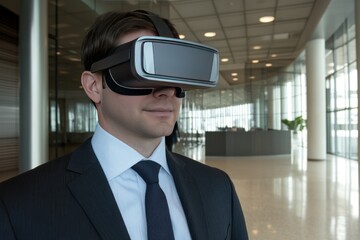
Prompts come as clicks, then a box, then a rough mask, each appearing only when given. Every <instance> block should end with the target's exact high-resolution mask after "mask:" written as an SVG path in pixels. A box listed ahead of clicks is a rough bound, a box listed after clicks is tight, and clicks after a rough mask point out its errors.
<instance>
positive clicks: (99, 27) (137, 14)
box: [81, 10, 179, 70]
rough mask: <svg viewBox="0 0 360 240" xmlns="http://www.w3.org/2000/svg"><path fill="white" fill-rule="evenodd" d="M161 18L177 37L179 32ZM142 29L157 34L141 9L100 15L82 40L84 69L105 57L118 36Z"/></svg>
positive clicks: (116, 42)
mask: <svg viewBox="0 0 360 240" xmlns="http://www.w3.org/2000/svg"><path fill="white" fill-rule="evenodd" d="M152 14H153V13H152ZM163 20H164V21H165V22H166V24H167V25H168V26H169V27H170V29H171V31H172V33H173V35H174V37H175V38H178V36H179V34H178V32H177V31H176V29H175V28H174V26H173V25H172V24H171V23H170V21H169V20H167V19H164V18H163ZM143 29H146V30H150V31H152V32H154V34H156V35H157V31H156V29H155V27H154V25H153V24H152V22H151V20H150V19H149V18H148V17H147V16H146V12H145V11H142V10H136V11H132V12H125V13H120V12H108V13H105V14H103V15H100V16H99V17H98V18H97V19H96V20H95V22H94V23H93V25H92V26H91V27H90V29H89V31H88V32H87V34H86V35H85V37H84V40H83V42H82V46H81V61H82V64H83V66H84V69H85V70H90V68H91V65H92V64H93V63H94V62H96V61H98V60H100V59H103V58H104V57H106V56H107V54H108V53H109V52H110V51H111V50H112V49H113V48H115V47H116V46H117V45H118V41H119V38H121V37H122V36H124V35H125V34H127V33H129V32H134V31H136V30H143Z"/></svg>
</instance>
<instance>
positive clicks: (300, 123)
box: [281, 116, 306, 134]
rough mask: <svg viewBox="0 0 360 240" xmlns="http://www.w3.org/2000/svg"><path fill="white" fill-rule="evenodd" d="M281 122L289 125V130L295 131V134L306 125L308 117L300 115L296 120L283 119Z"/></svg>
mask: <svg viewBox="0 0 360 240" xmlns="http://www.w3.org/2000/svg"><path fill="white" fill-rule="evenodd" d="M281 122H282V123H283V124H285V125H286V126H287V127H288V130H290V131H293V133H295V134H296V133H297V132H298V131H302V130H303V129H304V128H305V127H306V119H303V117H302V116H298V117H296V118H295V119H294V120H288V119H282V120H281Z"/></svg>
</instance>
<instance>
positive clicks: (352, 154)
mask: <svg viewBox="0 0 360 240" xmlns="http://www.w3.org/2000/svg"><path fill="white" fill-rule="evenodd" d="M326 50H327V55H326V64H327V77H326V95H327V106H326V111H327V135H328V138H327V149H328V152H329V153H332V154H335V155H339V156H343V157H346V158H353V159H357V151H358V149H357V141H358V127H357V119H358V110H357V107H358V101H357V97H358V96H357V89H358V86H357V70H356V40H355V24H354V19H353V18H349V19H348V20H347V21H345V22H344V24H342V25H341V26H340V28H339V29H338V30H337V31H336V32H335V33H334V35H333V36H332V37H331V38H330V39H328V40H327V42H326Z"/></svg>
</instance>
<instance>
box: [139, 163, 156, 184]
mask: <svg viewBox="0 0 360 240" xmlns="http://www.w3.org/2000/svg"><path fill="white" fill-rule="evenodd" d="M160 167H161V166H160V165H159V164H158V163H156V162H154V161H150V160H146V161H140V162H138V163H137V164H135V165H134V166H132V169H134V170H135V171H136V172H137V173H138V174H139V175H140V176H141V177H142V179H144V181H145V182H146V183H147V184H152V183H157V182H159V170H160Z"/></svg>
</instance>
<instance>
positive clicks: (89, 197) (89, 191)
mask: <svg viewBox="0 0 360 240" xmlns="http://www.w3.org/2000/svg"><path fill="white" fill-rule="evenodd" d="M68 170H69V171H73V172H77V173H79V176H78V177H76V178H75V179H74V180H73V181H72V182H70V183H69V184H68V186H69V188H70V191H71V192H72V194H73V195H74V197H75V198H76V200H77V201H78V202H79V204H80V205H81V207H82V208H83V209H84V211H85V212H86V214H87V216H88V217H89V219H90V221H91V222H92V224H93V225H94V227H95V228H96V230H97V231H98V233H99V235H100V236H101V238H102V239H129V240H130V237H129V234H128V232H127V229H126V226H125V223H124V221H123V219H122V217H121V214H120V211H119V209H118V206H117V204H116V201H115V199H114V197H113V194H112V191H111V189H110V186H109V184H108V182H107V179H106V177H105V174H104V173H103V170H102V168H101V166H100V164H99V162H98V160H97V158H96V156H95V154H94V152H93V150H92V147H91V142H90V140H88V141H87V142H86V143H85V144H83V145H82V146H81V147H80V149H79V150H77V151H76V152H75V153H74V154H73V156H72V158H71V160H70V162H69V166H68Z"/></svg>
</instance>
